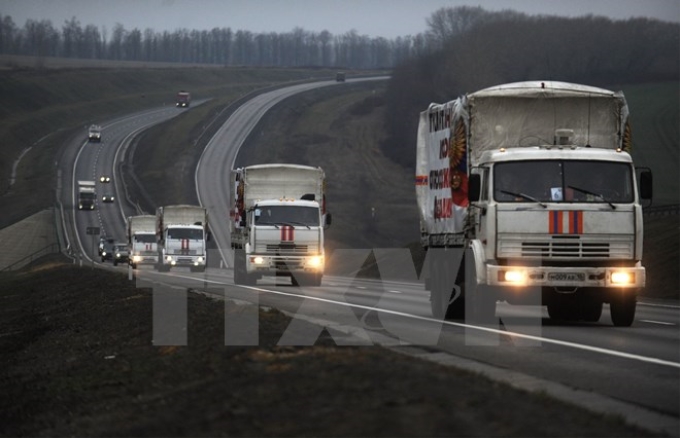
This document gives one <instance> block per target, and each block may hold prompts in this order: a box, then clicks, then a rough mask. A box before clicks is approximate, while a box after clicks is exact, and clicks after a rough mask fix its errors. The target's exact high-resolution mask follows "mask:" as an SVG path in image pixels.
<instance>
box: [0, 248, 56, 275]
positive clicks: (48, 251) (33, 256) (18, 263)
mask: <svg viewBox="0 0 680 438" xmlns="http://www.w3.org/2000/svg"><path fill="white" fill-rule="evenodd" d="M59 248H60V247H59V243H52V244H50V245H47V246H46V247H44V248H42V249H39V250H37V251H35V252H34V253H33V254H29V255H27V256H26V257H24V258H22V259H19V260H17V261H16V262H14V263H12V264H11V265H8V266H5V267H4V268H2V269H1V270H0V271H2V272H5V271H13V270H16V269H20V268H23V267H24V266H26V265H29V264H31V263H33V262H34V261H36V260H38V259H39V258H40V257H44V256H46V255H48V254H57V253H59V252H60V250H59Z"/></svg>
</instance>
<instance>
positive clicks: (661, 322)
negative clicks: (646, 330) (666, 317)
mask: <svg viewBox="0 0 680 438" xmlns="http://www.w3.org/2000/svg"><path fill="white" fill-rule="evenodd" d="M639 321H640V322H648V323H650V324H660V325H676V324H674V323H672V322H663V321H652V320H651V319H640V320H639Z"/></svg>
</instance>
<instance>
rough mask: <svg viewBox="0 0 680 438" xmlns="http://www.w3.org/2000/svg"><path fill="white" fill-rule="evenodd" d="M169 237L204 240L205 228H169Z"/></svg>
mask: <svg viewBox="0 0 680 438" xmlns="http://www.w3.org/2000/svg"><path fill="white" fill-rule="evenodd" d="M168 239H190V240H202V239H203V230H199V229H195V228H168Z"/></svg>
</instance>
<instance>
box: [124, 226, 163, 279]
mask: <svg viewBox="0 0 680 438" xmlns="http://www.w3.org/2000/svg"><path fill="white" fill-rule="evenodd" d="M127 241H128V247H129V251H130V257H129V263H130V265H131V266H132V267H133V268H134V269H136V268H137V266H138V265H154V266H155V265H156V263H158V244H157V242H156V216H154V215H151V214H148V215H141V216H130V217H128V218H127Z"/></svg>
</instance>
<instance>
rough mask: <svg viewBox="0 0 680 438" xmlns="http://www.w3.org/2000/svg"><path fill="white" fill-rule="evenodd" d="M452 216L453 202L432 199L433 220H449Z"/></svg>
mask: <svg viewBox="0 0 680 438" xmlns="http://www.w3.org/2000/svg"><path fill="white" fill-rule="evenodd" d="M452 216H453V200H452V199H451V198H437V197H436V196H435V198H434V218H435V220H437V219H449V218H451V217H452Z"/></svg>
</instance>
